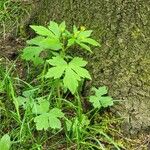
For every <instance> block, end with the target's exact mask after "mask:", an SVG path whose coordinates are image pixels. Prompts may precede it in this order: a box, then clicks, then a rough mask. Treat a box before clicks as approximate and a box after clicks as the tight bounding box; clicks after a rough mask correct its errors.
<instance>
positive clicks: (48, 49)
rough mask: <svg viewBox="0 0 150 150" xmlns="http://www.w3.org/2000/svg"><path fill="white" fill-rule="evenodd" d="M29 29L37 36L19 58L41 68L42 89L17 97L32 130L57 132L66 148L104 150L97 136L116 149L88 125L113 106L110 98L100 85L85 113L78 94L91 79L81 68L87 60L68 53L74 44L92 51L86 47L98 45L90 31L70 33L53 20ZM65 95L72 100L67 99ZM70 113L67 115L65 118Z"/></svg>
mask: <svg viewBox="0 0 150 150" xmlns="http://www.w3.org/2000/svg"><path fill="white" fill-rule="evenodd" d="M30 27H31V28H32V29H33V30H34V31H35V32H36V33H37V34H38V36H37V37H35V38H33V39H31V40H28V41H27V44H28V46H27V47H26V48H25V49H24V50H23V54H22V59H24V60H26V61H32V62H33V63H34V65H35V66H36V67H37V65H39V66H41V65H42V66H44V67H43V70H42V71H41V74H39V76H38V79H39V80H40V82H41V84H42V89H41V91H40V90H39V92H36V93H37V94H36V96H33V95H32V94H31V93H30V94H31V95H30V94H29V95H26V94H25V95H24V94H23V96H22V97H18V103H19V104H20V106H22V107H23V108H24V110H28V109H29V113H30V114H32V115H33V118H34V119H33V120H34V122H35V124H36V129H37V130H43V129H44V130H48V129H49V128H50V129H51V131H54V132H55V131H56V129H59V130H61V131H63V132H65V135H66V140H67V144H68V146H69V145H70V143H72V142H75V143H76V144H77V146H76V147H77V149H81V145H82V146H83V149H84V148H85V147H86V145H88V146H89V147H91V148H94V147H95V148H98V149H104V148H103V147H104V146H103V144H101V143H100V141H99V140H98V139H97V138H96V135H97V134H101V135H103V136H105V137H107V139H109V141H111V144H113V145H114V146H115V147H116V148H117V149H119V147H118V146H117V144H115V142H112V141H113V140H110V139H111V138H108V136H107V135H106V134H105V133H103V132H102V131H99V132H98V133H97V132H96V131H97V130H98V129H97V128H95V126H93V125H92V119H93V118H94V117H95V114H96V113H97V112H99V110H100V109H102V108H106V107H109V106H112V105H113V99H112V98H111V97H109V96H105V95H106V94H107V92H108V91H107V88H106V87H105V86H103V87H100V88H98V89H96V88H93V89H92V90H93V91H94V92H95V95H92V96H90V98H89V102H91V103H92V105H93V108H92V109H91V110H88V109H87V110H85V111H84V110H83V102H82V100H81V97H80V95H79V92H78V88H79V85H80V84H81V82H82V81H83V80H85V79H89V80H91V76H90V74H89V72H88V70H87V69H86V68H85V66H86V65H87V61H85V60H83V58H80V57H73V56H71V55H70V53H71V51H72V49H74V48H75V46H76V45H77V46H79V47H80V48H81V49H84V50H86V51H87V52H92V50H91V48H90V47H89V46H90V45H92V46H100V45H99V43H98V42H96V41H95V40H94V39H92V38H91V37H90V36H91V33H92V30H85V28H84V27H82V28H80V29H78V28H77V27H76V26H75V25H74V26H73V32H72V33H71V32H69V31H68V30H67V29H66V24H65V22H62V23H61V24H57V23H56V22H54V21H51V22H50V24H49V25H48V27H47V28H46V27H43V26H35V25H32V26H30ZM43 54H44V55H43ZM49 82H50V83H52V84H51V87H49V86H50V85H49V84H48V83H49ZM40 87H41V86H40ZM47 88H48V89H50V92H49V93H48V92H44V94H43V90H44V89H47ZM38 89H40V88H38ZM69 92H71V94H72V96H73V98H72V97H69ZM39 93H40V94H39ZM41 93H42V95H41ZM38 95H39V96H38ZM64 110H65V111H64ZM70 110H71V111H72V115H71V116H70V115H68V112H69V111H70ZM93 112H94V114H93ZM61 122H63V123H61ZM62 124H63V126H62ZM88 131H91V132H92V131H93V132H96V134H95V135H94V136H92V137H91V136H90V135H89V134H88ZM88 137H91V140H92V141H93V140H94V141H95V142H94V143H93V142H91V140H88V142H87V139H88ZM97 144H98V145H97Z"/></svg>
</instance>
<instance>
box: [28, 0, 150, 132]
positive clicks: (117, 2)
mask: <svg viewBox="0 0 150 150" xmlns="http://www.w3.org/2000/svg"><path fill="white" fill-rule="evenodd" d="M33 11H35V10H33ZM50 20H55V21H57V22H61V21H63V20H65V21H66V23H67V24H68V25H69V26H72V25H73V24H76V25H78V26H81V25H83V26H86V27H87V28H89V29H92V30H93V31H94V32H93V36H94V38H95V39H96V40H98V41H99V42H100V43H101V48H94V49H93V51H94V54H92V55H86V59H87V60H89V62H90V63H89V68H90V71H91V73H92V76H93V84H94V85H95V86H99V85H106V86H108V88H109V94H110V95H112V96H113V97H114V98H116V99H120V100H124V101H123V102H121V103H122V107H121V108H119V107H118V106H117V108H116V110H118V111H119V113H120V114H121V115H122V116H123V117H125V123H124V126H123V127H124V130H125V131H127V132H128V133H131V134H137V133H138V132H140V131H145V130H146V131H147V132H150V129H149V128H150V1H149V0H84V1H83V0H41V2H40V4H39V6H38V7H37V11H36V14H35V15H34V20H31V21H30V24H47V23H48V22H49V21H50Z"/></svg>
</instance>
